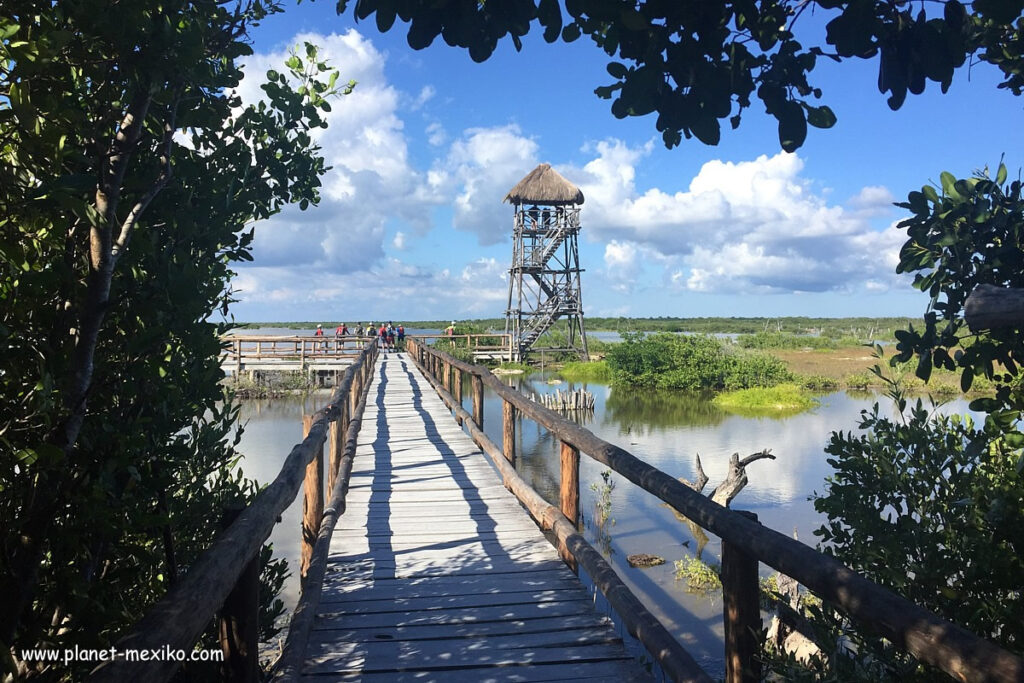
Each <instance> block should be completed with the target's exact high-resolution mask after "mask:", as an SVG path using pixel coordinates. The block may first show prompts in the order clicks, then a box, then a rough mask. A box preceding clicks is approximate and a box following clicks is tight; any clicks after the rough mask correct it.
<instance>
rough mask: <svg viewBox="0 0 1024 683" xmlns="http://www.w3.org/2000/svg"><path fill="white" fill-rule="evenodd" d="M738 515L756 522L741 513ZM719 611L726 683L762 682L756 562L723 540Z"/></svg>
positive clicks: (742, 511) (748, 514)
mask: <svg viewBox="0 0 1024 683" xmlns="http://www.w3.org/2000/svg"><path fill="white" fill-rule="evenodd" d="M736 512H737V513H738V514H741V515H743V516H744V517H748V518H750V519H753V520H754V521H757V515H755V514H754V513H752V512H747V511H744V510H736ZM722 608H723V611H724V617H725V681H726V683H756V682H758V681H760V680H761V660H760V659H759V657H760V654H761V647H760V642H759V641H760V637H761V603H760V586H759V585H758V575H757V558H755V557H751V556H750V555H747V554H746V553H745V552H744V551H743V549H742V548H741V547H740V546H738V545H736V544H734V543H729V542H727V541H725V540H724V539H723V540H722Z"/></svg>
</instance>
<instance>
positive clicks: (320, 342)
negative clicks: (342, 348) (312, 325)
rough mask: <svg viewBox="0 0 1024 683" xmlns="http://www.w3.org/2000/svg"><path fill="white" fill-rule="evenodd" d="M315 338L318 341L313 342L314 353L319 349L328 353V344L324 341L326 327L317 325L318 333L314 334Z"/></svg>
mask: <svg viewBox="0 0 1024 683" xmlns="http://www.w3.org/2000/svg"><path fill="white" fill-rule="evenodd" d="M313 336H314V337H316V338H317V340H316V341H315V342H313V352H314V353H315V352H316V351H317V349H323V352H324V353H327V342H325V341H324V326H323V325H317V326H316V332H314V333H313Z"/></svg>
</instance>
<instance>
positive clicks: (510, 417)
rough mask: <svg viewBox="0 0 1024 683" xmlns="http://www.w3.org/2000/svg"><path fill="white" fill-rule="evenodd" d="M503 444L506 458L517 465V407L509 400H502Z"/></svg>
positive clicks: (513, 464)
mask: <svg viewBox="0 0 1024 683" xmlns="http://www.w3.org/2000/svg"><path fill="white" fill-rule="evenodd" d="M501 445H502V452H503V453H504V455H505V459H506V460H508V461H509V462H510V463H512V466H513V467H515V465H516V407H515V406H514V405H512V403H510V402H509V401H505V400H503V401H502V402H501Z"/></svg>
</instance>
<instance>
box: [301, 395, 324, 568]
mask: <svg viewBox="0 0 1024 683" xmlns="http://www.w3.org/2000/svg"><path fill="white" fill-rule="evenodd" d="M312 427H313V416H312V415H303V416H302V438H303V439H305V438H306V435H307V434H309V430H310V429H311V428H312ZM304 484H305V485H304V487H303V490H304V492H305V495H304V497H303V499H302V564H301V566H300V571H299V575H300V576H301V577H302V579H303V580H305V578H306V570H308V569H309V560H310V558H312V557H313V545H314V544H315V543H316V536H317V534H318V533H319V532H320V521H321V520H322V519H323V517H324V448H323V446H321V447H320V448H319V449H318V451H317V454H316V456H315V457H314V458H313V459H312V460H311V461H310V463H309V464H308V465H306V479H305V482H304Z"/></svg>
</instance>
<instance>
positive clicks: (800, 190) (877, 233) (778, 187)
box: [234, 2, 1024, 321]
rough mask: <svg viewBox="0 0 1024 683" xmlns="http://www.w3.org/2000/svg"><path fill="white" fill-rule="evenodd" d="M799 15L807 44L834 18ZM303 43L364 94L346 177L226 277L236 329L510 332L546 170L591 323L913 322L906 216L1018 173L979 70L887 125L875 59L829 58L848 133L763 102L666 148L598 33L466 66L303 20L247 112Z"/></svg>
mask: <svg viewBox="0 0 1024 683" xmlns="http://www.w3.org/2000/svg"><path fill="white" fill-rule="evenodd" d="M801 21H802V23H803V25H802V28H803V29H804V30H807V31H813V30H815V29H816V28H817V27H818V26H819V25H820V24H821V23H822V17H808V21H804V19H803V18H802V19H801ZM302 41H310V42H314V43H316V44H318V45H319V46H321V50H322V54H324V55H326V56H327V58H328V59H329V60H330V61H331V63H332V64H333V65H334V66H335V67H337V68H338V69H339V70H340V72H341V76H342V78H343V79H349V78H353V79H355V80H357V81H358V82H359V83H358V85H357V87H356V90H355V92H354V93H353V94H352V95H350V96H348V97H345V98H343V99H341V100H339V101H336V102H334V103H333V111H332V113H331V115H330V118H329V122H330V127H329V128H328V129H327V130H326V131H324V133H323V134H322V136H321V138H320V144H321V146H322V147H323V151H324V154H325V156H326V158H327V160H328V163H329V164H330V165H331V166H333V170H332V171H331V172H330V173H329V175H328V176H327V177H326V178H325V179H324V191H323V201H322V203H321V205H320V206H319V207H316V208H311V209H309V210H307V211H305V212H300V211H299V210H298V209H297V208H294V209H292V208H290V209H288V210H286V211H285V212H283V213H282V214H280V215H279V216H276V217H274V218H273V219H271V220H269V221H266V222H263V223H260V224H258V225H257V226H256V241H255V249H254V258H255V260H254V262H253V263H252V264H247V265H245V266H243V267H239V268H238V273H239V274H238V276H237V277H236V279H235V282H234V287H235V289H236V291H237V296H238V298H239V300H240V301H239V302H238V303H237V304H235V306H234V315H235V317H236V318H237V319H238V320H242V321H269V320H319V319H324V320H351V321H361V320H368V319H381V318H383V319H393V320H420V319H442V318H455V319H466V318H480V317H501V316H503V314H504V306H505V299H506V296H507V291H508V289H507V288H508V284H507V279H506V272H507V270H508V267H509V263H510V259H511V250H512V246H511V231H512V209H511V207H510V206H509V205H507V204H503V203H502V202H501V200H502V198H503V197H504V195H505V193H506V192H507V191H508V190H509V189H510V188H511V187H512V186H513V185H514V184H515V183H516V182H518V180H519V179H520V178H522V177H523V176H524V175H526V174H527V173H528V172H529V171H531V170H532V169H533V168H534V167H535V166H536V165H537V164H538V163H541V162H548V163H550V164H552V165H553V166H554V167H555V168H556V169H557V170H558V171H559V172H561V173H562V175H564V176H565V177H566V178H568V179H569V180H571V181H572V182H574V183H575V184H577V185H578V186H580V188H581V189H582V190H583V192H584V195H585V196H586V201H585V203H584V205H583V211H582V224H583V231H582V233H581V236H580V260H581V263H582V265H583V267H584V268H585V270H586V272H585V273H584V274H583V301H584V308H585V311H586V314H587V315H592V316H617V315H626V316H680V317H690V316H785V315H808V316H852V315H878V316H882V315H920V314H921V313H923V311H924V309H925V307H926V305H927V300H926V298H925V297H924V295H922V294H921V293H919V292H916V291H915V290H913V289H911V288H910V286H909V281H908V280H907V279H906V278H904V277H899V278H898V277H897V276H896V275H895V273H894V267H895V263H896V258H897V253H898V250H899V247H900V245H901V244H902V243H903V237H904V236H903V234H902V233H901V232H900V231H898V230H897V229H896V228H895V223H897V222H898V221H899V220H900V219H901V218H902V217H903V214H902V212H901V211H900V210H899V209H897V208H895V207H893V206H892V202H894V201H899V200H900V199H902V198H905V197H906V195H907V193H908V192H909V191H911V190H914V189H919V188H920V187H921V185H923V184H925V183H927V182H930V181H937V180H938V176H939V173H940V172H941V171H944V170H948V171H950V172H952V173H954V174H956V175H958V176H964V175H968V174H970V173H971V171H972V170H974V169H976V168H979V167H982V166H985V165H986V164H987V165H989V166H991V167H993V168H994V167H995V166H996V165H997V164H998V163H999V159H1000V156H1001V155H1002V154H1004V153H1005V155H1006V161H1007V165H1008V166H1009V167H1010V169H1011V175H1015V174H1016V173H1017V169H1019V168H1020V166H1021V165H1022V163H1024V161H1022V159H1021V157H1020V156H1019V150H1020V149H1021V142H1022V137H1024V134H1022V132H1021V126H1020V125H1019V122H1020V119H1021V116H1020V114H1021V107H1022V105H1024V102H1022V101H1021V100H1019V99H1016V98H1014V97H1013V96H1012V95H1010V94H1009V93H1007V92H1005V91H1000V90H997V89H996V88H995V83H997V74H996V73H994V70H993V69H991V68H989V67H987V66H986V65H976V66H975V67H973V69H971V71H970V73H969V74H968V72H967V70H966V68H965V69H962V70H961V72H960V73H959V74H958V75H957V78H956V79H955V80H954V83H953V86H952V88H951V89H950V91H949V93H947V94H946V95H942V94H941V93H940V92H939V88H938V86H937V85H936V84H934V83H929V85H928V89H927V90H926V92H925V93H924V94H923V95H921V96H916V97H915V96H912V95H911V96H908V99H907V102H906V103H905V104H904V106H903V108H902V109H901V110H900V111H898V112H892V111H890V110H889V108H888V106H887V105H886V104H885V98H884V97H883V96H882V95H880V94H879V93H878V90H877V88H876V85H875V83H876V79H877V63H876V62H873V61H872V62H849V63H845V64H841V65H834V64H832V63H831V62H829V61H828V60H820V61H819V66H818V68H817V69H816V70H815V71H814V72H813V73H812V80H813V82H814V84H815V85H817V86H818V87H821V88H822V90H823V91H824V95H823V99H822V101H823V102H824V103H826V104H829V106H831V107H832V109H833V110H834V111H835V112H836V114H837V116H838V117H839V121H838V123H837V124H836V126H835V127H833V128H832V129H830V130H817V129H813V128H812V129H811V130H810V132H809V134H808V139H807V142H806V143H805V145H804V146H803V147H802V148H801V149H800V150H798V152H797V153H796V154H786V153H783V152H782V151H781V150H780V148H779V144H778V138H777V134H776V125H775V122H774V119H771V118H769V117H768V116H767V115H766V114H764V110H763V106H762V105H760V103H759V102H757V101H755V102H754V104H753V106H752V107H750V108H749V109H748V110H747V111H746V112H745V113H744V117H743V122H742V124H741V126H740V128H739V129H738V130H736V131H729V130H723V136H722V142H721V143H720V144H719V145H718V146H715V147H707V146H705V145H703V144H701V143H700V142H698V141H697V140H696V139H693V140H684V141H683V143H682V144H681V145H680V146H679V147H677V148H675V149H672V150H666V149H665V148H664V146H663V145H662V143H661V138H660V135H659V134H658V133H657V131H656V130H655V127H654V116H648V117H641V118H630V119H625V120H618V119H616V118H614V117H613V116H612V115H611V112H610V110H609V106H610V102H609V101H607V100H601V99H598V98H597V97H596V96H595V95H594V94H593V90H594V88H595V87H597V86H600V85H606V84H608V83H609V82H611V78H610V77H609V76H608V75H607V73H606V72H605V65H606V63H607V61H608V59H607V57H606V56H605V55H604V53H603V52H601V51H600V50H598V49H597V48H595V47H594V46H593V45H592V44H591V43H590V42H589V41H588V40H587V39H585V38H584V39H580V40H579V41H577V42H575V43H572V44H568V45H567V44H563V43H557V44H555V45H548V44H546V43H544V42H543V40H542V39H541V36H540V34H539V32H535V33H531V35H529V36H527V38H526V40H525V41H524V42H525V43H526V44H525V47H524V49H523V51H522V52H520V53H516V52H515V50H514V49H513V47H512V45H511V43H509V44H503V45H500V46H499V48H498V50H497V51H496V53H495V55H494V56H492V58H491V59H490V60H488V61H487V62H485V63H484V64H474V63H473V62H472V61H471V60H470V59H469V57H468V55H466V54H465V53H464V52H463V51H461V50H459V49H456V48H450V47H448V46H447V45H444V44H443V42H442V41H440V40H438V41H437V42H436V43H435V45H433V46H431V47H430V48H428V49H426V50H422V51H413V50H412V49H411V48H409V47H408V46H407V44H406V42H405V27H404V26H403V25H401V24H399V23H396V25H395V28H393V29H392V30H391V32H389V33H388V34H383V35H382V34H380V33H378V31H377V29H376V26H375V24H374V22H373V21H372V20H371V21H369V22H360V23H358V24H357V23H355V22H354V20H353V19H352V17H351V13H348V14H346V15H345V16H344V17H338V16H337V15H336V14H335V13H334V3H324V2H314V3H308V2H307V3H303V4H301V5H298V6H292V7H289V8H288V9H287V10H286V12H285V13H283V14H280V15H276V16H273V17H270V18H269V19H268V20H267V21H266V22H265V24H264V25H263V26H261V27H259V28H258V29H257V31H256V32H255V33H254V45H253V47H254V49H255V51H256V54H255V55H254V56H253V57H252V58H250V59H249V61H248V64H247V66H246V73H247V74H248V76H247V78H246V82H245V83H243V86H242V88H241V94H242V95H243V97H244V98H249V99H251V98H255V97H257V96H258V94H259V89H258V85H259V83H260V82H261V79H262V78H263V74H264V73H265V71H266V70H267V69H268V68H280V67H281V64H282V63H283V61H284V59H285V58H286V53H287V49H288V48H289V46H292V45H295V44H297V43H300V42H302ZM805 42H808V44H810V41H805ZM726 128H727V126H726Z"/></svg>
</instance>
